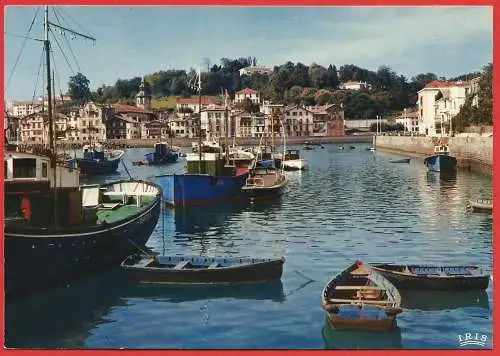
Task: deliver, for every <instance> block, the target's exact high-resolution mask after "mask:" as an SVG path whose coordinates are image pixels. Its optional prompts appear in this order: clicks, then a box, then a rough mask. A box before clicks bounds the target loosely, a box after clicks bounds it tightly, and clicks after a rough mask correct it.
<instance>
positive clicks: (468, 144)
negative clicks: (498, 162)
mask: <svg viewBox="0 0 500 356" xmlns="http://www.w3.org/2000/svg"><path fill="white" fill-rule="evenodd" d="M440 140H441V139H440V138H439V137H409V136H376V137H375V138H374V142H375V148H376V149H381V150H387V151H393V152H399V153H405V154H408V155H412V156H416V157H422V158H424V157H425V156H429V155H431V154H432V153H433V152H434V146H435V145H436V144H438V142H439V141H440ZM442 141H444V142H445V143H448V145H449V148H450V154H451V155H452V156H454V157H456V158H457V164H458V167H459V168H464V169H468V170H470V171H475V172H482V173H486V174H489V175H491V174H492V171H493V137H491V136H490V137H450V138H443V139H442Z"/></svg>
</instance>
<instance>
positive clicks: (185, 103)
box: [175, 97, 216, 113]
mask: <svg viewBox="0 0 500 356" xmlns="http://www.w3.org/2000/svg"><path fill="white" fill-rule="evenodd" d="M211 104H216V102H215V99H214V98H210V97H202V98H201V108H202V109H203V108H205V107H207V106H208V105H211ZM175 109H176V110H177V112H179V113H182V112H184V113H186V112H187V113H198V112H200V99H199V98H198V97H193V98H177V99H176V103H175Z"/></svg>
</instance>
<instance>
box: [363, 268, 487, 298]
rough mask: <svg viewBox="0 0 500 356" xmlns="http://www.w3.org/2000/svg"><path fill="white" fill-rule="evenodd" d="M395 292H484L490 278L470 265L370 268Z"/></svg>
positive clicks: (481, 269)
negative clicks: (401, 290) (382, 277)
mask: <svg viewBox="0 0 500 356" xmlns="http://www.w3.org/2000/svg"><path fill="white" fill-rule="evenodd" d="M370 268H372V269H373V270H374V271H376V272H378V273H380V274H382V275H383V276H384V277H385V278H387V279H388V280H390V281H391V283H392V284H394V285H395V286H396V287H397V288H399V289H411V290H416V289H420V290H445V291H465V290H485V289H486V288H488V284H489V281H490V275H489V274H488V273H486V272H485V271H484V270H483V268H481V267H478V266H471V265H455V266H439V265H437V266H436V265H397V264H370Z"/></svg>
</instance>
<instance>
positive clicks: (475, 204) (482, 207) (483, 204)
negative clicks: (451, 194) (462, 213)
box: [467, 199, 493, 213]
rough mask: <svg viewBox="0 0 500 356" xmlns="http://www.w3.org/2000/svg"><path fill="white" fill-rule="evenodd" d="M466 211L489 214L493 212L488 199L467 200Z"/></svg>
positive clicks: (491, 203)
mask: <svg viewBox="0 0 500 356" xmlns="http://www.w3.org/2000/svg"><path fill="white" fill-rule="evenodd" d="M467 209H469V210H470V211H473V212H474V211H477V212H484V213H490V212H492V211H493V201H492V200H490V199H475V200H472V199H471V200H469V204H468V205H467Z"/></svg>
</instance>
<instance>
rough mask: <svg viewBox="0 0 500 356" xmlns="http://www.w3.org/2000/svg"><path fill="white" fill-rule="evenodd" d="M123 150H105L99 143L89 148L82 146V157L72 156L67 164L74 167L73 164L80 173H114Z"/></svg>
mask: <svg viewBox="0 0 500 356" xmlns="http://www.w3.org/2000/svg"><path fill="white" fill-rule="evenodd" d="M123 154H124V152H123V151H121V150H113V151H106V150H104V149H103V148H102V147H101V146H100V145H97V146H94V147H93V148H90V146H88V145H85V146H83V158H74V159H72V160H70V161H69V162H68V166H69V167H72V168H74V166H75V164H76V166H77V167H78V168H79V169H80V173H82V174H86V175H97V174H110V173H115V172H116V170H117V169H118V165H119V164H120V161H121V159H122V156H123Z"/></svg>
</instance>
